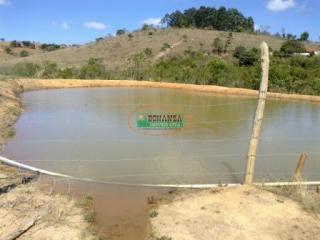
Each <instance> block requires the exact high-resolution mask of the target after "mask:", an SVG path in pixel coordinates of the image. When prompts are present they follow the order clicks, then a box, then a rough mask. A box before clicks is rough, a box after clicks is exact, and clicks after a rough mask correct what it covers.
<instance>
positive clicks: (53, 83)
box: [16, 79, 320, 102]
mask: <svg viewBox="0 0 320 240" xmlns="http://www.w3.org/2000/svg"><path fill="white" fill-rule="evenodd" d="M16 82H17V83H18V84H19V85H20V86H23V89H24V90H37V89H49V88H79V87H141V88H165V89H177V90H189V91H197V92H204V93H215V94H222V95H236V96H243V97H257V96H258V91H256V90H251V89H245V88H229V87H220V86H213V85H194V84H184V83H166V82H151V81H135V80H76V79H51V80H47V79H21V80H16ZM267 96H268V98H271V99H281V100H290V101H309V102H320V96H311V95H300V94H285V93H273V92H269V93H268V94H267Z"/></svg>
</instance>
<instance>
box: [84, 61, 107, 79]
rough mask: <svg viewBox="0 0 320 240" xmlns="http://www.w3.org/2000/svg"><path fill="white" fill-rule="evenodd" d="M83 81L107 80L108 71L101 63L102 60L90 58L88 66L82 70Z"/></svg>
mask: <svg viewBox="0 0 320 240" xmlns="http://www.w3.org/2000/svg"><path fill="white" fill-rule="evenodd" d="M79 77H80V78H81V79H105V78H106V69H105V67H104V65H103V64H102V62H101V59H97V58H90V59H89V61H88V62H87V64H85V65H84V66H83V67H81V69H80V75H79Z"/></svg>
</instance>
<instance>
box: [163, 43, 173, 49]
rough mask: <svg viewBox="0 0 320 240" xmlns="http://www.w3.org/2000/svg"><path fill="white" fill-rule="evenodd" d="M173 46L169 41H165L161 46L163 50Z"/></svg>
mask: <svg viewBox="0 0 320 240" xmlns="http://www.w3.org/2000/svg"><path fill="white" fill-rule="evenodd" d="M169 48H171V46H170V44H169V43H164V44H163V45H162V47H161V51H166V50H167V49H169Z"/></svg>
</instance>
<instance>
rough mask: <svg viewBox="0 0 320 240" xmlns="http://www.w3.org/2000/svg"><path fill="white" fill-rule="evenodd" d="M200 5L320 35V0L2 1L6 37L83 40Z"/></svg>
mask: <svg viewBox="0 0 320 240" xmlns="http://www.w3.org/2000/svg"><path fill="white" fill-rule="evenodd" d="M200 6H210V7H216V8H218V7H220V6H226V7H227V8H237V9H238V10H240V11H241V12H242V13H243V14H244V15H245V16H252V17H253V19H254V20H255V27H256V28H257V29H258V28H262V29H264V30H268V31H270V32H272V33H276V32H280V33H281V32H282V29H283V28H284V29H285V31H286V32H287V33H293V34H295V35H298V36H299V35H300V34H301V32H303V31H308V32H309V33H310V35H311V39H312V40H314V41H319V40H320V27H319V22H320V12H319V10H320V0H228V1H226V0H160V1H150V0H134V1H133V0H117V1H114V0H109V1H106V0H90V1H88V0H54V1H51V0H48V1H44V0H0V38H5V39H6V40H30V41H36V42H42V43H44V42H45V43H59V44H60V43H65V44H74V43H77V44H82V43H86V42H90V41H93V40H94V39H96V38H97V37H103V36H107V35H108V34H114V33H115V31H116V30H117V29H120V28H126V29H128V30H129V31H132V30H136V29H138V28H140V27H141V26H142V24H143V23H149V24H150V23H152V24H158V23H159V20H160V19H161V18H162V17H163V16H164V15H165V14H166V13H171V12H173V11H175V10H180V11H183V10H185V9H187V8H191V7H200Z"/></svg>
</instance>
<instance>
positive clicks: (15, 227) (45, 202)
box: [0, 183, 95, 240]
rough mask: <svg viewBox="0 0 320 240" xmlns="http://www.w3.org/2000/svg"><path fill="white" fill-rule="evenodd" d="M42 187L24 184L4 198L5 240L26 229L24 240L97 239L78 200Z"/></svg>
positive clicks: (0, 213) (0, 232)
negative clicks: (91, 231) (77, 202)
mask: <svg viewBox="0 0 320 240" xmlns="http://www.w3.org/2000/svg"><path fill="white" fill-rule="evenodd" d="M41 187H42V186H40V185H37V184H36V183H32V184H26V185H20V186H18V187H16V188H15V189H13V190H12V191H10V193H7V194H2V195H0V218H1V221H0V239H1V240H2V239H3V240H6V239H10V237H12V236H14V235H15V234H17V231H20V230H21V231H23V230H25V229H28V230H27V231H26V232H25V233H24V234H22V235H21V236H20V237H19V239H21V240H22V239H23V240H29V239H34V240H43V239H52V240H61V239H83V240H87V239H95V238H94V237H93V235H92V234H91V233H90V231H89V230H87V229H88V228H89V224H88V223H87V222H86V221H85V220H84V218H83V212H82V209H81V208H79V207H77V204H76V202H75V201H73V200H72V199H70V198H69V197H65V196H61V195H58V194H54V193H52V192H50V188H48V189H42V188H41Z"/></svg>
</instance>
